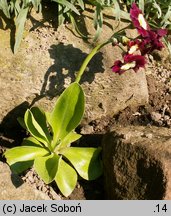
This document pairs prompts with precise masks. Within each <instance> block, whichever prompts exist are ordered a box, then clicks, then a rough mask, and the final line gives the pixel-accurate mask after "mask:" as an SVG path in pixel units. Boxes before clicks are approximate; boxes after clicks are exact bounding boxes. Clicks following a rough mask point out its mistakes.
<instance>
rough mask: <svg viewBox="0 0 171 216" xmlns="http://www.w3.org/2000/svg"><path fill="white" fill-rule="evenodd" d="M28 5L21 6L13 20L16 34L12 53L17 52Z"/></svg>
mask: <svg viewBox="0 0 171 216" xmlns="http://www.w3.org/2000/svg"><path fill="white" fill-rule="evenodd" d="M28 10H29V7H26V8H23V9H21V10H20V11H19V14H18V16H17V17H16V20H15V26H16V34H15V45H14V53H16V52H17V50H18V48H19V46H20V43H21V40H22V37H23V32H24V25H25V22H26V18H27V14H28Z"/></svg>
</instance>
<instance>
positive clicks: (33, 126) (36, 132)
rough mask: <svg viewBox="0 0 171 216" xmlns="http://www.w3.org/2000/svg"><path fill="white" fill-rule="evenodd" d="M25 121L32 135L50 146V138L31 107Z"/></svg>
mask: <svg viewBox="0 0 171 216" xmlns="http://www.w3.org/2000/svg"><path fill="white" fill-rule="evenodd" d="M24 121H25V124H26V126H27V129H28V131H29V132H30V133H31V135H32V136H34V137H35V138H36V139H37V140H39V141H40V142H42V143H43V144H44V145H45V146H47V147H48V143H49V140H48V138H47V137H46V134H45V132H44V130H43V129H42V127H41V126H40V125H39V124H38V122H37V121H36V119H35V118H34V116H33V114H32V112H31V111H30V110H29V109H28V110H27V111H26V113H25V115H24Z"/></svg>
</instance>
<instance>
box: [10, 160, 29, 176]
mask: <svg viewBox="0 0 171 216" xmlns="http://www.w3.org/2000/svg"><path fill="white" fill-rule="evenodd" d="M32 166H33V160H31V161H21V162H17V163H14V164H12V165H11V171H12V172H13V173H16V174H20V173H22V172H23V171H25V170H27V169H28V168H30V167H32Z"/></svg>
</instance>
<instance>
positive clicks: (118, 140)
mask: <svg viewBox="0 0 171 216" xmlns="http://www.w3.org/2000/svg"><path fill="white" fill-rule="evenodd" d="M149 134H150V136H149ZM170 134H171V129H167V128H161V127H160V128H157V127H137V126H135V127H134V126H132V127H131V126H130V127H117V128H113V130H112V132H111V133H109V134H106V135H105V136H104V139H103V163H104V179H105V191H106V196H107V199H121V200H123V199H126V200H127V199H129V200H133V199H138V200H167V199H171V169H170V166H171V136H170Z"/></svg>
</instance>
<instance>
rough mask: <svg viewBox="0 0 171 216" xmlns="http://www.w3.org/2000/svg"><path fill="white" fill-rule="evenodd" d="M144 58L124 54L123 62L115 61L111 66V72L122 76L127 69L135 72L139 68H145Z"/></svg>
mask: <svg viewBox="0 0 171 216" xmlns="http://www.w3.org/2000/svg"><path fill="white" fill-rule="evenodd" d="M145 63H146V61H145V57H144V56H141V55H132V54H126V55H125V56H124V62H121V61H120V60H117V61H115V63H114V65H113V66H112V71H113V72H115V73H118V74H122V73H124V72H125V71H127V70H129V69H133V70H134V71H135V72H136V71H137V70H138V69H139V68H140V67H142V68H144V66H145Z"/></svg>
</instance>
